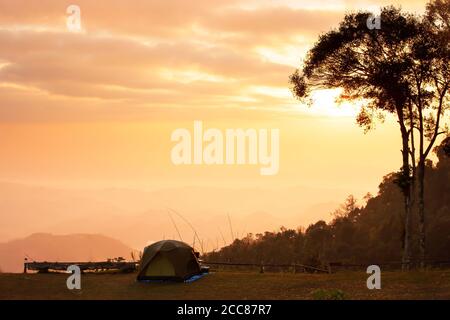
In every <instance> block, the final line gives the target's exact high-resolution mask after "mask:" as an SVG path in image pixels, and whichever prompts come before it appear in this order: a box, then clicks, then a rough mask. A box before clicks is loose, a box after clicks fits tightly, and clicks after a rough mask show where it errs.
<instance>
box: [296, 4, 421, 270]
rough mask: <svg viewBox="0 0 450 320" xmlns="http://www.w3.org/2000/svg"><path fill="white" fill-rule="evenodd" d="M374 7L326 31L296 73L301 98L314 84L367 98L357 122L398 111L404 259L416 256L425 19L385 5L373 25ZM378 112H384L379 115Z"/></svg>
mask: <svg viewBox="0 0 450 320" xmlns="http://www.w3.org/2000/svg"><path fill="white" fill-rule="evenodd" d="M372 17H373V15H372V14H371V13H370V12H359V13H354V14H347V15H346V16H345V18H344V20H343V21H342V22H341V24H340V26H339V28H338V29H337V30H332V31H330V32H328V33H326V34H323V35H321V36H320V38H319V41H318V42H317V43H316V44H315V45H314V47H313V48H312V49H311V50H310V51H309V52H308V54H307V57H306V60H305V61H304V66H303V69H302V72H300V71H299V70H296V72H295V73H294V74H292V75H291V78H290V80H291V83H292V85H293V88H292V89H293V92H294V94H295V96H296V97H297V98H299V99H304V98H305V97H308V96H309V93H310V92H311V90H314V89H322V88H340V89H342V94H341V98H343V99H347V100H358V101H364V102H365V106H364V107H363V108H361V112H360V114H359V115H358V117H357V122H358V124H360V125H361V126H363V127H365V128H366V129H370V128H372V126H373V123H374V121H375V120H376V119H377V118H379V116H380V115H382V114H384V113H392V114H395V115H396V117H397V121H398V124H399V129H400V134H401V141H402V150H401V152H402V168H401V171H400V173H399V175H398V179H397V182H398V185H399V186H400V188H401V190H402V193H403V197H404V236H403V258H402V260H403V263H404V266H405V267H409V264H410V259H411V248H410V246H411V234H410V232H411V210H412V201H411V200H412V192H411V180H412V177H411V166H410V147H409V142H410V137H411V130H410V128H409V122H410V118H409V117H408V101H409V99H410V96H411V93H410V87H411V86H410V83H409V82H408V81H409V78H408V75H409V73H408V72H409V70H410V53H411V48H412V45H413V40H414V39H415V37H416V36H417V34H418V33H419V31H420V21H419V20H418V19H417V18H416V17H414V16H413V15H409V14H406V13H403V12H401V11H400V10H399V9H396V8H394V7H385V8H382V10H381V14H380V19H381V28H380V29H369V28H368V26H367V25H368V22H367V21H369V19H372ZM377 116H378V117H377Z"/></svg>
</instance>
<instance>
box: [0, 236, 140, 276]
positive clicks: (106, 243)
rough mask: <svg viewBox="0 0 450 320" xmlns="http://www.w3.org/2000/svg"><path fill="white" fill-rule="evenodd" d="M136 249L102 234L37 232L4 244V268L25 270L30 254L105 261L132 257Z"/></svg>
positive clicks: (0, 254)
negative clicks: (25, 262)
mask: <svg viewBox="0 0 450 320" xmlns="http://www.w3.org/2000/svg"><path fill="white" fill-rule="evenodd" d="M132 251H134V250H133V249H132V248H130V247H128V246H127V245H125V244H123V243H122V242H120V241H118V240H116V239H113V238H110V237H106V236H103V235H100V234H69V235H53V234H48V233H35V234H32V235H30V236H28V237H26V238H23V239H17V240H13V241H9V242H6V243H0V270H1V271H2V272H22V271H23V261H24V258H25V257H26V256H28V257H29V260H30V258H31V259H32V260H36V261H102V260H106V259H108V258H115V257H123V258H125V259H130V258H131V252H132Z"/></svg>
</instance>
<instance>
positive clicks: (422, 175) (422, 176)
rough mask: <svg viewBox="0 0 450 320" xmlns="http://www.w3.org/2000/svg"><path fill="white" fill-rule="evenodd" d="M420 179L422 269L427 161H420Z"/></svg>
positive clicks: (420, 249) (420, 248) (423, 260)
mask: <svg viewBox="0 0 450 320" xmlns="http://www.w3.org/2000/svg"><path fill="white" fill-rule="evenodd" d="M418 169H419V170H418V178H419V194H418V196H419V203H418V204H419V208H418V209H419V254H420V267H421V268H422V269H423V268H424V267H425V200H424V195H425V159H420V161H419V168H418Z"/></svg>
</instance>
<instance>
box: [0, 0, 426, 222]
mask: <svg viewBox="0 0 450 320" xmlns="http://www.w3.org/2000/svg"><path fill="white" fill-rule="evenodd" d="M70 4H76V5H78V6H79V7H80V9H81V30H80V31H79V32H72V31H70V30H68V28H67V25H66V21H67V16H68V15H67V13H66V8H67V7H68V6H69V5H70ZM386 4H393V5H400V6H402V7H403V8H404V9H405V10H409V11H411V12H417V13H420V12H422V11H423V10H424V7H425V2H424V1H416V0H408V1H397V0H388V1H385V0H382V1H354V0H351V1H331V0H326V1H320V2H314V1H313V2H311V1H303V0H301V1H300V0H299V1H293V0H272V1H269V0H207V1H206V0H195V1H186V0H149V1H140V0H127V1H120V0H116V1H88V0H86V1H82V0H78V1H51V0H42V1H23V0H16V1H11V0H9V1H4V0H0V180H1V181H9V182H19V183H24V184H32V185H45V186H57V187H61V188H78V189H90V188H137V189H152V190H157V189H160V188H176V187H182V186H203V187H205V188H207V187H208V186H213V187H224V188H242V187H257V188H266V189H270V188H287V187H293V186H302V187H306V188H308V187H311V188H318V189H317V190H319V191H317V194H316V195H315V198H316V199H317V201H318V202H320V201H327V200H333V201H335V200H337V199H336V198H337V197H338V196H339V197H340V196H341V193H348V194H349V193H354V194H356V195H357V196H359V197H361V196H362V195H363V194H364V193H365V192H368V191H370V192H373V193H376V191H377V187H378V184H379V183H380V181H381V179H382V177H383V175H385V174H387V173H389V172H391V171H394V170H397V169H398V168H399V167H400V166H401V159H400V151H399V150H400V141H399V134H398V129H397V127H396V123H395V121H394V120H392V119H391V118H389V117H388V118H387V120H386V122H385V123H383V124H378V125H377V127H376V129H375V130H374V131H373V132H369V133H367V134H364V132H363V129H361V128H359V127H358V126H357V125H356V123H355V115H356V113H357V109H358V106H355V105H342V106H337V105H336V104H335V103H334V98H333V97H334V96H336V95H337V93H336V91H322V92H318V93H316V95H315V99H314V104H313V105H312V106H311V107H307V106H304V105H302V104H301V103H300V102H298V101H297V100H296V99H295V98H294V97H293V95H292V93H291V92H290V89H289V82H288V80H289V75H290V74H291V73H292V72H293V71H294V70H295V69H296V68H299V67H301V63H302V59H303V58H304V56H305V54H306V52H307V50H308V49H309V48H311V46H312V45H313V44H314V42H315V41H316V40H317V38H318V36H319V35H320V34H321V33H324V32H326V31H328V30H330V29H332V28H334V27H336V26H337V25H338V23H339V21H340V20H341V19H342V18H343V16H344V14H345V13H346V12H350V11H354V10H358V9H370V10H375V12H376V10H377V8H379V7H380V6H383V5H386ZM195 120H200V121H203V124H204V126H205V127H208V128H218V129H219V130H226V129H227V128H255V129H261V128H268V129H279V130H280V167H279V171H278V173H277V174H276V175H273V176H261V175H260V174H259V166H254V165H234V166H226V165H213V166H206V165H204V166H175V165H174V164H173V163H172V162H171V158H170V153H171V149H172V148H173V146H174V143H173V142H172V141H171V139H170V137H171V133H172V132H173V131H174V130H176V129H178V128H187V129H188V130H191V131H192V130H193V122H194V121H195ZM321 188H322V189H325V188H328V189H330V190H331V189H333V190H340V191H339V192H332V191H330V192H328V193H324V192H321V191H320V190H321ZM199 206H200V204H199ZM222 209H223V208H222ZM317 218H320V216H319V215H318V216H317Z"/></svg>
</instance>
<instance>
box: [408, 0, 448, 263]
mask: <svg viewBox="0 0 450 320" xmlns="http://www.w3.org/2000/svg"><path fill="white" fill-rule="evenodd" d="M449 41H450V0H435V1H432V2H430V3H428V5H427V11H426V13H425V16H424V17H423V21H422V23H421V25H420V32H419V33H418V35H417V37H416V38H415V40H414V44H413V47H412V52H411V58H410V61H411V62H410V65H411V69H410V70H411V72H410V74H409V83H410V84H411V88H410V90H409V91H410V94H411V95H410V111H409V112H410V119H411V122H412V128H413V132H412V133H411V156H412V158H413V159H412V160H413V161H414V159H415V150H416V148H415V146H414V130H416V132H417V134H418V140H419V141H418V143H419V148H418V152H419V155H418V164H417V181H418V192H417V194H418V213H419V252H420V263H421V266H422V267H424V266H425V258H426V246H425V235H426V225H425V216H426V214H425V209H426V208H425V172H426V167H427V166H426V162H427V159H428V155H429V153H430V151H431V150H432V148H433V146H434V144H435V142H436V139H437V138H438V136H439V135H441V134H448V129H447V128H443V126H444V121H443V118H444V116H445V111H446V110H447V109H448V108H449V99H448V93H449V86H450V48H449Z"/></svg>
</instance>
